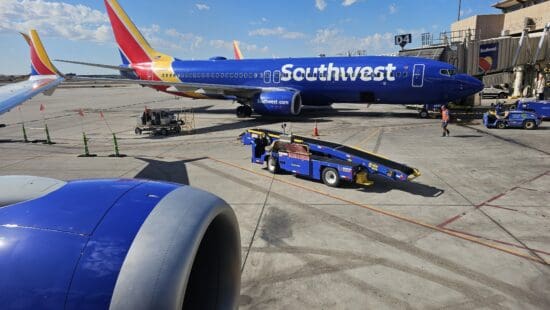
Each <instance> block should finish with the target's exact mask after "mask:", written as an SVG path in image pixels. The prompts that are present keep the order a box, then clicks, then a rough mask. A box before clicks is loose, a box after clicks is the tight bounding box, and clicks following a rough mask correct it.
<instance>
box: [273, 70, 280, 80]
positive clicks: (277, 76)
mask: <svg viewBox="0 0 550 310" xmlns="http://www.w3.org/2000/svg"><path fill="white" fill-rule="evenodd" d="M273 83H281V71H279V70H275V71H273Z"/></svg>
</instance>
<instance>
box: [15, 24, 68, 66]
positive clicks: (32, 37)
mask: <svg viewBox="0 0 550 310" xmlns="http://www.w3.org/2000/svg"><path fill="white" fill-rule="evenodd" d="M21 34H22V35H23V37H24V38H25V40H26V41H27V43H29V46H30V50H31V63H32V75H60V73H59V71H57V69H56V68H55V66H54V65H53V64H52V62H51V61H50V58H49V57H48V54H47V53H46V49H45V48H44V45H43V44H42V41H41V40H40V37H39V36H38V32H36V30H34V29H32V30H31V31H29V35H26V34H24V33H21Z"/></svg>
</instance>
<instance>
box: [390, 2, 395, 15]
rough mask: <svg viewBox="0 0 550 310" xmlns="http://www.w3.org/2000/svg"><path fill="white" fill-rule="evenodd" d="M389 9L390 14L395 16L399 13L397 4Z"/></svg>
mask: <svg viewBox="0 0 550 310" xmlns="http://www.w3.org/2000/svg"><path fill="white" fill-rule="evenodd" d="M388 9H389V10H390V14H395V13H396V12H397V6H396V5H395V3H392V4H390V6H389V8H388Z"/></svg>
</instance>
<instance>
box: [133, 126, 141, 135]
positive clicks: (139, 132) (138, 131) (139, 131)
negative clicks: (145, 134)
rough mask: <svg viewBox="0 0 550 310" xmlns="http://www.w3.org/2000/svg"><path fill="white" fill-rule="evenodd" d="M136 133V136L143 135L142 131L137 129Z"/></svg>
mask: <svg viewBox="0 0 550 310" xmlns="http://www.w3.org/2000/svg"><path fill="white" fill-rule="evenodd" d="M134 132H135V133H136V135H141V132H142V131H141V129H139V128H137V127H136V129H135V130H134Z"/></svg>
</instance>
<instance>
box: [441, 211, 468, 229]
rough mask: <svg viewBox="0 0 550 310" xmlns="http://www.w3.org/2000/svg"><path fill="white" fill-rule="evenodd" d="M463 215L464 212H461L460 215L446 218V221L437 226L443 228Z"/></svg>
mask: <svg viewBox="0 0 550 310" xmlns="http://www.w3.org/2000/svg"><path fill="white" fill-rule="evenodd" d="M461 217H462V214H459V215H457V216H455V217H451V218H450V219H448V220H446V221H445V222H443V223H441V224H439V225H437V227H439V228H443V227H445V225H447V224H449V223H451V222H454V221H456V220H458V219H459V218H461Z"/></svg>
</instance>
